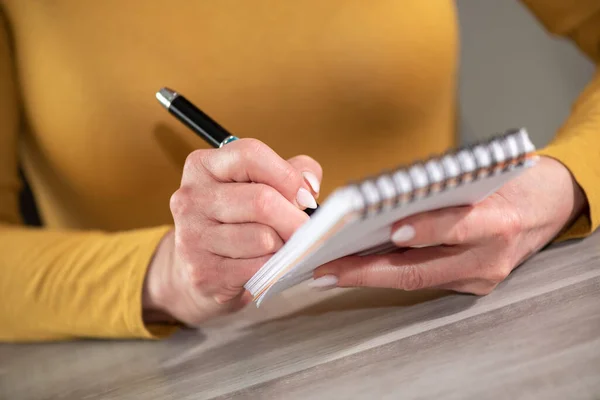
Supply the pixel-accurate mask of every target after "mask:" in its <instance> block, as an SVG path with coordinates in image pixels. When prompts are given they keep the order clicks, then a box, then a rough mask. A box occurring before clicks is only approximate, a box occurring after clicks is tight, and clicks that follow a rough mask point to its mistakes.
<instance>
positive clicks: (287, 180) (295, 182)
mask: <svg viewBox="0 0 600 400" xmlns="http://www.w3.org/2000/svg"><path fill="white" fill-rule="evenodd" d="M301 179H302V178H301V177H300V173H299V172H298V171H296V169H295V168H294V167H292V166H291V165H287V166H286V167H285V168H284V169H283V171H281V181H282V183H283V185H284V186H288V185H290V186H294V187H295V186H300V185H301V184H302V182H301Z"/></svg>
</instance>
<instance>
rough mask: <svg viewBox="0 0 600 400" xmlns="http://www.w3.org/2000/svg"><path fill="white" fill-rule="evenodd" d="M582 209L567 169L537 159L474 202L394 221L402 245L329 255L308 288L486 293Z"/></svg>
mask: <svg viewBox="0 0 600 400" xmlns="http://www.w3.org/2000/svg"><path fill="white" fill-rule="evenodd" d="M584 207H585V196H584V194H583V192H582V190H581V189H580V188H579V187H578V185H577V184H576V183H575V181H574V179H573V178H572V176H571V175H570V173H569V171H568V170H567V169H566V167H564V166H563V165H562V164H561V163H559V162H557V161H555V160H554V159H551V158H546V157H541V158H540V160H539V162H538V164H537V165H536V166H535V167H533V168H531V169H529V170H527V171H526V172H524V173H523V174H522V175H520V176H519V177H517V178H516V179H514V180H513V181H510V182H509V183H507V184H506V185H505V186H504V187H502V188H501V189H500V190H499V191H498V192H496V193H495V194H493V195H492V196H490V197H489V198H487V199H486V200H485V201H482V202H481V203H479V204H477V205H475V206H470V207H453V208H447V209H441V210H438V211H431V212H426V213H422V214H419V215H415V216H412V217H409V218H407V219H405V220H403V221H400V222H398V223H397V224H396V225H395V226H394V227H393V229H392V241H394V242H395V243H396V244H397V245H398V246H400V247H403V248H405V251H402V252H398V253H393V254H387V255H378V256H367V257H346V258H343V259H339V260H336V261H333V262H331V263H329V264H326V265H324V266H322V267H320V268H319V269H317V270H316V271H315V275H314V276H315V278H317V280H315V281H314V282H312V286H313V287H321V288H323V287H333V286H340V287H349V286H370V287H387V288H397V289H404V290H417V289H423V288H441V289H450V290H454V291H458V292H466V293H472V294H477V295H485V294H488V293H490V292H491V291H492V290H493V289H494V288H495V287H496V285H498V283H500V282H502V281H503V280H504V279H505V278H506V277H507V276H508V274H509V273H510V272H511V271H512V270H513V269H514V268H516V267H517V266H518V265H519V264H520V263H522V262H523V261H524V260H525V259H527V258H528V257H529V256H531V255H532V254H534V253H535V252H537V251H538V250H540V249H541V248H542V247H544V246H545V245H546V244H548V243H549V242H550V241H552V239H553V238H555V237H556V235H557V234H559V233H560V231H561V230H562V229H563V227H564V226H566V225H567V224H568V223H570V222H571V221H573V219H574V218H575V217H576V216H577V215H579V214H580V212H581V211H582V210H583V209H584ZM422 246H427V247H422Z"/></svg>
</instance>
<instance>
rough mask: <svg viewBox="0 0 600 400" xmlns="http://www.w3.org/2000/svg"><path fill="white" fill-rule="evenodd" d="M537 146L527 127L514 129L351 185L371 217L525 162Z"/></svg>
mask: <svg viewBox="0 0 600 400" xmlns="http://www.w3.org/2000/svg"><path fill="white" fill-rule="evenodd" d="M534 150H535V149H534V147H533V145H532V144H531V142H530V141H529V137H528V134H527V132H526V131H525V130H524V129H510V130H507V131H505V132H503V133H499V134H496V135H495V136H493V137H492V138H490V139H487V140H482V141H477V142H474V143H471V144H470V145H466V146H462V147H459V148H457V149H453V150H449V151H447V152H445V153H441V154H439V155H435V156H431V157H429V158H427V159H423V160H417V161H416V162H414V163H412V164H410V165H404V166H400V167H396V168H394V169H393V170H385V171H382V172H380V173H379V174H377V175H373V176H368V177H365V178H363V179H362V180H360V181H357V182H352V183H350V185H354V186H355V187H356V188H357V189H358V192H359V193H360V194H361V196H362V200H363V202H362V204H363V206H362V208H361V209H359V210H358V211H359V212H361V213H362V216H363V217H364V218H368V217H370V216H373V215H376V214H379V213H380V212H383V211H387V210H390V209H394V208H397V207H402V206H403V205H405V204H409V203H412V202H414V201H417V200H419V199H422V198H425V197H428V196H431V195H433V194H435V193H440V192H443V191H446V190H451V189H452V188H455V187H458V186H461V185H465V184H467V183H469V182H475V181H479V180H481V179H484V178H485V177H488V176H491V175H496V174H500V173H504V172H506V171H508V170H510V169H512V168H514V167H518V166H520V165H522V164H523V163H524V162H525V159H526V157H527V155H528V154H529V153H531V152H532V151H534ZM486 164H487V165H486ZM469 166H472V167H473V168H468V167H469ZM454 167H457V168H454ZM450 169H455V171H451V170H450ZM470 169H472V170H470ZM454 172H456V173H454Z"/></svg>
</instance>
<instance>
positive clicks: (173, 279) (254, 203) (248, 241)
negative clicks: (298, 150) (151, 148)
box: [143, 139, 322, 326]
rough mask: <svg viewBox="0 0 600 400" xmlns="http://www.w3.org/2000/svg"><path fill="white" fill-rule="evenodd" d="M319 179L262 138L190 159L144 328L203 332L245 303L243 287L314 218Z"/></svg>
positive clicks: (314, 170)
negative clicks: (175, 325)
mask: <svg viewBox="0 0 600 400" xmlns="http://www.w3.org/2000/svg"><path fill="white" fill-rule="evenodd" d="M321 178H322V170H321V166H320V165H319V163H317V162H316V161H315V160H313V159H312V158H310V157H308V156H297V157H294V158H292V159H289V160H284V159H282V158H281V157H280V156H278V155H277V154H276V153H275V152H274V151H273V150H272V149H270V148H269V147H268V146H266V145H265V144H263V143H262V142H260V141H258V140H256V139H240V140H236V141H234V142H231V143H229V144H227V145H226V146H224V147H223V148H221V149H210V150H196V151H194V152H193V153H191V154H190V155H189V156H188V158H187V160H186V162H185V166H184V169H183V176H182V179H181V185H180V188H179V189H178V190H177V191H176V192H175V193H174V194H173V196H172V197H171V202H170V207H171V212H172V214H173V219H174V223H175V228H174V230H172V231H171V232H169V233H168V234H167V235H166V236H165V237H164V239H163V240H162V242H161V244H160V245H159V247H158V249H157V251H156V254H155V256H154V258H153V260H152V262H151V264H150V266H149V269H148V273H147V276H146V281H145V285H144V298H143V307H144V318H145V320H146V322H160V321H164V320H166V319H174V320H176V321H179V322H181V323H184V324H186V325H190V326H197V325H199V324H201V323H202V322H204V321H206V320H207V319H210V318H212V317H215V316H217V315H221V314H224V313H228V312H232V311H235V310H238V309H240V308H241V307H243V306H244V305H245V304H247V303H248V302H249V301H250V300H251V297H250V295H249V293H248V292H246V291H245V290H244V287H243V286H244V284H245V283H246V282H247V281H248V280H249V279H250V278H251V277H252V275H253V274H254V273H255V272H256V271H257V270H258V269H259V268H260V267H261V266H262V265H263V264H264V263H265V262H266V261H267V260H268V259H269V257H270V256H271V255H272V254H273V253H274V252H276V251H277V250H278V249H279V248H280V247H281V246H282V245H283V243H285V241H287V240H288V239H289V238H290V236H291V235H292V234H293V233H294V232H295V231H296V229H298V228H299V227H300V225H302V224H303V223H304V222H305V221H306V220H307V219H308V218H309V217H308V216H307V214H306V213H305V212H304V211H303V210H304V209H305V208H307V207H311V208H314V207H315V205H316V203H315V197H318V191H319V185H320V182H321Z"/></svg>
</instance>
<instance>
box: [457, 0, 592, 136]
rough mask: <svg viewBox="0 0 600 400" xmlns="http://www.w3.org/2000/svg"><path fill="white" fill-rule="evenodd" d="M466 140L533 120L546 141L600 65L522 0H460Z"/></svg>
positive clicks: (535, 133)
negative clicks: (553, 33) (542, 21)
mask: <svg viewBox="0 0 600 400" xmlns="http://www.w3.org/2000/svg"><path fill="white" fill-rule="evenodd" d="M457 4H458V9H459V19H460V26H461V46H462V47H461V67H460V103H461V110H460V117H461V120H460V124H461V125H460V132H461V134H462V140H463V141H470V140H476V139H480V138H485V137H487V136H489V135H490V134H492V133H494V132H498V131H503V130H505V129H506V128H511V127H525V128H527V130H528V131H529V133H530V135H531V139H532V140H533V142H534V143H535V145H536V146H538V147H541V146H543V145H545V144H546V143H547V142H548V141H549V140H550V139H551V138H552V137H553V135H554V134H555V132H556V130H557V129H558V128H559V126H560V125H561V123H562V122H563V121H564V120H565V118H566V117H567V116H568V114H569V109H570V107H571V104H572V102H573V101H574V100H575V99H576V98H577V96H578V94H579V92H580V91H581V90H582V89H583V87H584V86H585V84H586V83H587V82H588V81H589V80H590V79H591V77H592V75H593V72H594V65H593V64H592V63H591V61H590V60H589V59H588V58H586V57H585V55H583V53H581V52H580V51H579V49H578V48H577V47H576V46H575V45H574V44H572V43H571V42H569V41H568V40H566V39H562V38H558V37H553V36H550V34H549V33H548V32H547V31H545V30H544V27H543V26H542V25H541V24H540V23H539V22H538V21H537V20H536V19H535V16H534V15H533V14H532V13H531V12H530V11H529V9H527V8H526V7H525V6H523V5H522V4H520V3H519V2H517V1H507V0H458V1H457Z"/></svg>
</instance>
